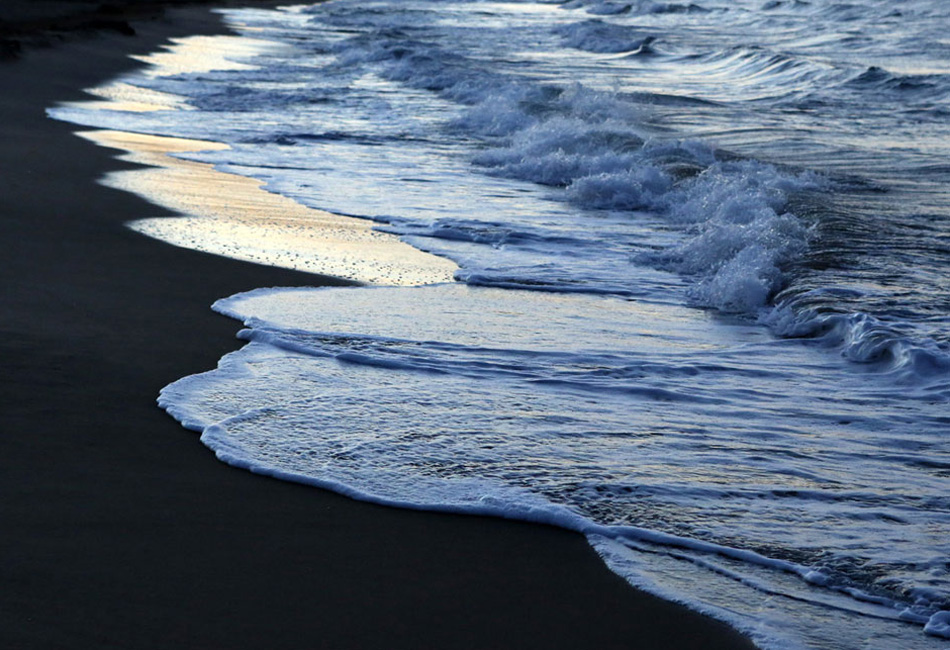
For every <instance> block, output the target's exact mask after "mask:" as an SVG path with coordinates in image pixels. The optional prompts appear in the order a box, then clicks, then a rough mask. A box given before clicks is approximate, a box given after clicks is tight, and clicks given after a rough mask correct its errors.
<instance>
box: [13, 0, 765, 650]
mask: <svg viewBox="0 0 950 650" xmlns="http://www.w3.org/2000/svg"><path fill="white" fill-rule="evenodd" d="M5 1H6V0H4V2H5ZM14 4H19V5H23V4H24V3H12V4H11V5H8V7H12V6H13V5H14ZM66 4H69V3H43V2H38V3H35V4H32V3H31V6H34V7H35V6H53V5H57V6H60V5H66ZM78 4H84V5H85V4H89V3H78ZM132 4H134V5H136V6H137V5H142V4H148V5H149V7H150V10H155V3H132ZM122 8H123V6H122V5H118V4H117V3H112V7H111V9H109V11H111V12H112V13H113V15H114V14H115V12H119V14H120V15H121V12H122ZM138 9H139V8H138V7H136V11H138ZM2 11H3V10H2V9H0V16H2V15H3V14H2ZM132 17H133V18H135V17H139V18H140V17H141V14H140V13H135V14H134V15H133V16H132ZM123 20H124V18H123ZM41 22H42V21H41ZM10 24H11V23H10V22H9V21H7V23H6V25H7V27H8V28H9V25H10ZM20 24H21V27H20V28H18V29H20V32H18V33H19V34H20V37H22V34H23V33H24V32H23V28H22V24H23V23H20ZM129 25H130V26H131V27H132V28H133V29H132V31H134V32H135V33H136V36H124V35H122V33H121V32H122V30H115V29H105V30H99V31H98V32H94V31H93V32H90V31H89V30H88V29H85V28H84V29H83V30H80V31H81V32H82V33H81V34H80V33H78V32H75V31H74V32H71V34H70V36H69V37H68V38H65V39H64V38H63V37H62V35H61V34H60V33H59V32H56V33H53V32H50V31H48V30H47V31H43V30H45V29H47V28H45V27H42V25H41V26H40V27H37V28H36V29H39V30H40V31H38V32H35V34H34V36H35V38H34V39H33V41H31V40H30V38H25V42H27V45H26V46H25V47H24V48H23V49H22V52H21V53H20V56H19V57H18V60H15V61H12V62H11V61H8V62H4V63H0V89H2V93H0V224H2V225H0V238H2V240H0V244H2V253H0V255H2V264H0V273H2V281H0V284H2V287H3V300H2V312H0V314H2V318H0V359H2V364H3V365H2V369H3V372H2V379H0V458H2V463H0V646H2V647H3V648H8V649H34V648H36V649H44V650H52V649H57V648H77V649H83V650H88V649H92V648H111V647H115V648H127V649H133V650H137V649H143V648H163V649H164V648H172V647H178V648H200V649H215V648H228V649H232V648H276V647H294V648H380V649H383V648H420V649H426V648H486V649H489V648H517V649H519V650H520V649H524V648H572V649H584V648H597V649H600V648H663V649H677V648H703V649H705V650H710V649H713V648H743V647H751V645H750V644H749V642H748V641H746V640H745V639H744V638H742V637H740V636H739V635H737V634H736V633H734V632H732V631H731V630H730V629H729V628H727V627H726V626H724V625H722V624H720V623H717V622H715V621H712V620H710V619H707V618H704V617H702V616H700V615H697V614H694V613H692V612H690V611H687V610H685V609H683V608H681V607H678V606H675V605H672V604H669V603H666V602H664V601H661V600H659V599H657V598H654V597H651V596H649V595H646V594H643V593H640V592H638V591H636V590H634V589H632V588H630V587H629V586H627V585H626V583H624V581H623V580H621V579H620V578H619V577H617V576H615V575H614V574H612V573H611V572H610V571H608V570H607V569H606V568H605V566H604V565H603V563H602V562H601V561H600V559H599V558H598V557H597V555H596V554H595V553H594V552H593V551H592V550H591V548H590V547H589V546H588V544H587V542H586V541H585V540H584V538H583V537H581V536H580V535H576V534H573V533H569V532H565V531H562V530H559V529H556V528H550V527H544V526H537V525H530V524H521V523H517V522H509V521H502V520H495V519H489V518H479V517H463V516H447V515H435V514H428V513H420V512H410V511H402V510H396V509H388V508H383V507H378V506H373V505H368V504H364V503H357V502H354V501H351V500H348V499H345V498H342V497H339V496H336V495H333V494H330V493H327V492H323V491H320V490H316V489H313V488H307V487H303V486H300V485H294V484H290V483H285V482H281V481H276V480H271V479H267V478H262V477H260V476H256V475H253V474H251V473H248V472H244V471H241V470H237V469H233V468H230V467H228V466H226V465H224V464H222V463H220V462H218V461H217V460H215V458H214V456H213V455H212V454H211V452H210V451H209V450H207V449H206V448H205V447H204V446H202V445H201V444H200V443H199V441H198V439H197V437H196V435H195V434H194V433H192V432H188V431H185V430H184V429H182V428H181V427H180V426H178V424H177V423H176V422H174V421H173V420H172V419H171V418H169V417H168V416H167V415H166V414H165V413H163V412H162V411H160V410H159V409H158V408H157V407H156V406H155V398H156V396H157V394H158V391H159V389H160V388H161V387H162V386H164V385H165V384H167V383H169V382H171V381H174V380H175V379H178V378H180V377H182V376H185V375H188V374H192V373H195V372H199V371H202V370H206V369H210V368H213V367H214V365H215V363H216V362H217V361H218V359H219V358H220V357H221V356H222V355H223V354H225V353H226V352H228V351H230V350H233V349H235V348H236V347H237V346H238V345H239V342H238V341H237V340H235V338H234V335H235V332H236V331H237V330H238V329H239V324H238V323H236V322H234V321H231V320H228V319H226V318H224V317H221V316H218V315H216V314H214V313H213V312H211V310H210V309H209V305H210V304H211V303H212V302H213V301H214V300H215V299H217V298H220V297H224V296H227V295H230V294H233V293H235V292H238V291H243V290H248V289H252V288H255V287H261V286H272V285H286V286H291V285H314V284H332V283H334V281H333V280H332V279H329V278H322V277H317V276H312V275H306V274H301V273H295V272H290V271H284V270H279V269H276V268H269V267H264V266H256V265H253V264H246V263H241V262H236V261H231V260H228V259H224V258H219V257H214V256H210V255H205V254H201V253H196V252H191V251H188V250H184V249H179V248H175V247H172V246H169V245H165V244H162V243H160V242H158V241H154V240H151V239H148V238H146V237H144V236H141V235H138V234H136V233H134V232H132V231H130V230H128V229H126V228H124V227H123V225H122V224H123V223H124V222H126V221H129V220H131V219H135V218H140V217H144V216H157V215H161V214H163V212H162V210H161V209H159V208H156V207H155V206H153V205H150V204H148V203H146V202H145V201H144V200H142V199H140V198H138V197H136V196H134V195H131V194H126V193H123V192H119V191H115V190H111V189H107V188H105V187H103V186H100V185H97V184H96V182H95V181H96V179H97V178H99V177H100V176H101V175H102V174H103V173H105V172H107V171H109V170H115V169H120V168H127V167H128V164H126V163H121V162H117V161H116V160H114V159H113V154H114V153H115V152H111V151H109V150H106V149H102V148H98V147H96V146H94V145H92V144H91V143H89V142H87V141H85V140H83V139H81V138H78V137H76V136H74V135H73V134H72V131H73V130H74V127H72V126H70V125H67V124H63V123H60V122H55V121H53V120H50V119H48V118H46V117H45V114H44V108H45V107H47V106H50V105H52V104H53V103H54V102H56V101H62V100H75V99H80V98H83V97H84V95H83V93H82V92H81V90H80V89H81V88H84V87H91V86H94V85H96V84H99V83H101V82H102V81H104V80H106V79H108V78H110V77H112V76H114V75H116V74H118V73H120V72H122V71H124V70H127V69H129V68H130V67H132V66H133V65H134V62H133V61H131V60H130V59H128V58H127V57H126V55H127V54H129V53H144V52H147V51H152V50H154V49H156V48H157V46H158V45H159V44H160V43H162V42H163V41H164V40H165V39H167V38H168V37H170V36H173V35H183V34H194V33H214V32H221V31H222V27H221V26H220V25H219V24H218V22H217V20H216V18H214V17H213V16H212V15H211V14H210V13H209V12H207V11H206V10H204V9H200V8H191V9H187V10H183V9H176V10H174V11H169V12H165V14H164V16H161V15H159V13H158V11H157V10H155V13H154V17H153V18H152V19H151V20H148V21H139V22H135V20H132V21H131V22H129ZM27 31H28V30H27ZM51 34H52V36H51ZM18 38H19V37H18ZM31 38H32V37H31ZM39 41H46V42H55V43H56V45H55V46H54V47H47V48H40V47H37V46H36V45H35V42H39ZM31 42H32V43H33V44H32V45H31V44H30V43H31Z"/></svg>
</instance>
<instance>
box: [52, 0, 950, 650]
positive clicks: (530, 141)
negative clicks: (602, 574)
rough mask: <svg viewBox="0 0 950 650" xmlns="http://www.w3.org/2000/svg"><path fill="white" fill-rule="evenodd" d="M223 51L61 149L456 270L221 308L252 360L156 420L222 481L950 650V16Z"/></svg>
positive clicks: (560, 28) (304, 23)
mask: <svg viewBox="0 0 950 650" xmlns="http://www.w3.org/2000/svg"><path fill="white" fill-rule="evenodd" d="M225 16H226V19H227V21H228V23H229V24H230V25H231V26H232V28H233V29H234V30H235V31H236V32H237V33H238V34H239V37H237V38H235V37H219V38H210V39H207V38H204V39H183V40H182V41H180V42H178V43H177V44H176V45H175V47H173V48H171V52H170V54H174V52H175V51H176V48H177V49H179V50H180V49H182V48H185V49H188V48H192V49H194V48H196V47H197V48H198V49H201V50H203V51H207V52H211V53H213V54H214V56H213V57H211V58H208V57H205V58H204V59H203V60H204V61H206V62H209V61H210V63H208V64H207V65H205V66H204V67H201V68H198V69H195V68H194V67H191V68H188V67H185V68H180V67H176V66H173V65H169V64H168V62H167V61H164V62H163V61H162V60H160V59H159V60H152V63H153V66H152V67H150V68H148V69H146V70H145V71H143V72H138V73H134V74H132V75H129V76H127V77H125V78H123V79H122V80H121V81H120V83H119V86H112V87H113V88H115V87H121V88H122V89H123V93H126V94H131V95H132V96H133V97H137V98H138V100H139V101H143V102H148V103H151V104H152V106H153V108H158V109H160V110H151V111H143V110H133V108H130V106H125V107H123V106H121V105H118V104H113V105H111V107H110V106H109V105H107V106H106V107H105V108H103V106H101V105H92V104H88V105H75V104H72V105H64V106H61V107H58V108H55V109H53V110H51V114H52V115H53V116H54V117H57V118H59V119H66V120H70V121H73V122H77V123H81V124H86V125H90V126H96V127H104V128H110V129H120V130H127V131H135V132H141V133H148V134H155V135H164V136H174V137H178V138H197V139H203V140H211V141H215V142H218V143H223V144H226V145H228V147H227V148H221V147H215V148H212V149H210V150H207V151H200V152H193V153H187V154H177V155H179V156H182V157H187V158H189V159H190V160H194V161H200V162H204V163H211V164H213V165H215V166H216V167H217V168H218V169H219V170H222V171H227V172H231V173H236V174H241V175H246V176H250V177H253V178H256V179H259V180H261V181H263V182H264V183H265V184H266V185H265V187H266V188H267V189H268V190H269V191H271V192H273V193H277V194H281V195H284V196H285V197H290V198H293V199H294V200H296V201H298V202H299V203H301V204H304V205H306V206H310V207H312V208H319V209H322V210H327V211H330V212H333V213H336V214H339V215H346V216H352V217H354V218H358V219H363V220H368V221H370V222H372V223H374V224H375V225H376V227H377V229H378V230H379V231H383V232H386V233H391V234H395V235H398V236H399V237H400V238H401V239H402V240H403V241H405V242H408V243H410V244H411V245H413V246H414V247H416V248H418V249H420V250H422V251H426V252H429V253H431V254H432V255H434V256H438V257H440V258H445V259H449V260H451V261H453V262H454V263H455V264H457V267H458V270H457V271H456V272H455V275H454V282H440V283H436V284H428V285H423V286H411V287H406V286H401V287H396V286H385V285H387V284H397V283H395V282H387V281H386V279H385V278H383V279H382V280H379V279H377V285H382V286H366V287H355V288H333V289H330V288H328V289H306V288H295V289H280V288H271V289H260V290H257V291H251V292H249V293H245V294H241V295H237V296H232V297H222V300H220V301H219V302H218V303H216V304H215V306H214V308H215V309H216V310H217V311H219V312H221V313H224V314H227V315H229V316H232V317H234V318H236V319H239V320H242V321H243V322H244V323H245V324H246V329H245V330H243V331H242V332H241V334H240V337H241V338H242V339H244V340H246V341H247V344H246V345H245V346H244V347H243V348H241V349H240V350H239V351H237V352H234V353H232V354H229V355H228V356H226V357H224V358H223V359H222V360H221V362H220V364H219V366H218V368H217V369H215V370H210V371H208V372H205V373H203V374H199V375H195V376H192V377H187V378H184V379H182V380H180V381H178V382H176V383H174V384H172V385H171V386H168V387H167V388H165V389H164V390H163V391H162V394H161V397H160V404H161V405H162V406H163V407H164V408H166V409H167V410H168V411H169V412H170V413H171V414H172V415H173V416H174V417H176V418H178V419H179V420H180V421H181V422H182V423H183V424H184V425H185V426H187V427H190V428H193V429H195V430H197V431H200V432H201V439H202V441H203V442H204V443H205V444H207V445H208V446H209V447H211V448H212V449H214V450H215V452H216V453H217V455H218V457H219V458H221V459H222V460H223V461H225V462H228V463H231V464H234V465H237V466H239V467H245V468H247V469H250V470H252V471H255V472H261V473H265V474H269V475H272V476H276V477H279V478H284V479H287V480H293V481H299V482H303V483H308V484H313V485H316V486H320V487H324V488H328V489H332V490H336V491H338V492H341V493H344V494H348V495H351V496H353V497H356V498H360V499H366V500H370V501H375V502H379V503H385V504H391V505H395V506H400V507H406V508H419V509H428V510H436V511H450V512H471V513H479V514H490V515H497V516H501V517H510V518H516V519H524V520H528V521H537V522H545V523H551V524H555V525H558V526H563V527H565V528H568V529H571V530H576V531H579V532H581V533H583V534H585V535H587V537H588V539H589V540H590V543H591V544H592V545H593V547H594V548H595V549H596V550H597V551H598V553H600V555H601V556H602V557H603V558H604V561H605V562H606V563H607V565H608V566H609V567H610V568H611V569H612V570H614V571H616V572H617V573H618V574H620V575H621V576H623V577H625V578H626V579H627V580H628V581H629V582H630V583H632V584H634V585H636V586H638V587H642V588H645V589H647V590H649V591H652V592H654V593H657V594H660V595H662V596H664V597H667V598H669V599H671V600H675V601H677V602H682V603H685V604H687V605H689V606H691V607H693V608H695V609H697V610H699V611H702V612H706V613H708V614H711V615H713V616H715V617H717V618H720V619H722V620H725V621H728V622H729V623H731V624H732V625H734V626H735V627H737V628H738V629H740V630H742V631H743V632H745V633H747V634H749V635H750V636H751V637H752V638H753V639H754V640H755V641H756V642H757V643H758V644H759V645H760V646H762V647H764V648H859V647H860V648H880V649H892V648H938V647H946V644H947V639H948V638H950V191H948V188H950V164H948V160H950V39H948V38H947V33H948V29H950V5H947V4H946V3H944V2H941V1H940V0H908V1H906V2H902V3H893V2H887V1H884V0H857V1H856V2H853V3H842V2H832V1H828V0H812V1H810V2H807V1H803V0H733V1H729V2H726V1H725V0H698V1H697V2H652V1H650V0H639V1H633V2H630V1H597V0H572V1H570V2H561V3H558V2H488V1H478V0H400V1H398V2H397V1H395V0H390V1H370V0H362V1H357V0H332V1H330V2H326V3H321V4H317V5H313V6H294V7H286V8H282V9H276V10H270V9H268V10H262V9H241V10H229V11H227V12H225ZM172 59H173V60H174V57H172ZM136 93H140V94H138V95H136ZM100 94H106V95H108V94H109V92H105V91H102V92H100ZM113 94H115V93H114V92H113ZM133 104H134V102H133ZM132 227H135V228H138V229H140V230H142V231H143V232H147V233H148V234H150V235H152V236H157V237H163V236H164V237H167V236H168V235H167V233H163V230H162V227H161V225H155V223H152V222H150V225H148V226H147V227H146V226H142V225H141V224H138V225H136V224H132ZM193 239H195V238H193ZM196 239H200V236H197V237H196ZM176 243H179V244H182V245H194V246H195V247H199V248H200V247H201V246H202V244H201V242H200V241H195V242H192V243H191V244H189V243H188V242H182V241H176ZM222 252H224V251H222ZM287 257H288V258H289V257H291V256H287ZM275 263H279V262H275ZM288 265H290V266H293V264H292V263H290V264H288ZM304 266H305V268H307V269H310V270H312V269H313V266H312V264H307V265H304ZM354 277H356V278H357V279H359V276H358V275H356V276H354Z"/></svg>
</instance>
